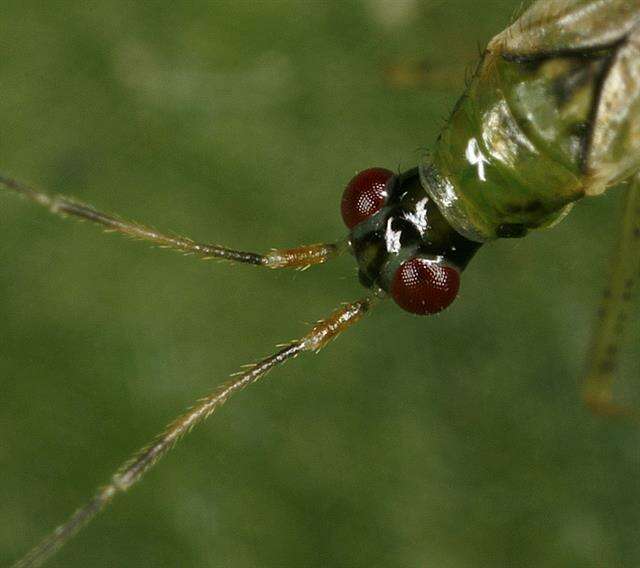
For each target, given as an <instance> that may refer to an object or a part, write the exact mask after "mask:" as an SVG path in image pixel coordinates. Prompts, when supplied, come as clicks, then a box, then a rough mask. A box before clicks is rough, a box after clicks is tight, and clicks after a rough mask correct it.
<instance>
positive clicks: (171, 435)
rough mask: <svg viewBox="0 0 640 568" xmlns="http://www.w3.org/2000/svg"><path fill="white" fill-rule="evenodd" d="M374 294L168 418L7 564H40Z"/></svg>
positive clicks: (24, 567) (352, 317)
mask: <svg viewBox="0 0 640 568" xmlns="http://www.w3.org/2000/svg"><path fill="white" fill-rule="evenodd" d="M376 300H377V297H376V296H372V297H370V298H365V299H362V300H358V301H356V302H352V303H348V304H345V305H343V306H342V307H340V308H339V309H337V310H335V311H334V312H333V313H332V314H331V315H330V316H329V317H328V318H326V319H324V320H320V321H319V322H317V323H316V325H314V326H313V328H312V329H311V330H310V331H309V332H308V333H307V334H306V335H304V336H303V337H302V338H300V339H298V340H296V341H293V342H291V343H289V344H288V345H286V346H285V347H283V348H282V349H280V350H279V351H277V352H276V353H274V354H273V355H270V356H269V357H266V358H264V359H262V360H261V361H259V362H258V363H256V364H255V365H250V366H248V368H247V369H246V370H244V371H242V372H240V373H239V374H237V375H236V376H235V377H234V378H233V380H231V381H230V382H228V383H226V384H223V385H222V386H221V387H219V388H217V389H216V390H215V391H214V392H213V393H211V394H209V395H208V396H206V397H205V398H203V399H201V400H199V401H198V402H197V403H196V404H195V405H194V406H193V407H192V408H191V409H189V410H188V411H187V412H185V413H184V414H183V415H182V416H180V417H178V418H177V419H176V420H174V421H173V422H172V423H171V424H169V426H167V428H166V429H165V430H164V431H163V432H162V433H161V434H160V435H158V436H157V437H156V438H155V439H154V440H153V441H152V442H151V443H150V444H149V445H147V446H145V447H144V448H142V449H141V450H140V451H139V452H137V453H136V454H135V455H134V456H133V457H132V458H131V459H129V460H128V461H126V462H125V463H124V464H123V465H122V466H121V467H120V468H119V469H118V470H117V472H116V473H115V474H114V475H113V477H112V478H111V480H110V482H109V484H107V485H105V486H103V487H100V488H99V489H98V490H97V491H96V493H95V495H94V497H93V498H92V499H91V500H90V501H89V502H88V503H87V504H85V505H84V506H82V507H81V508H80V509H78V510H77V511H76V512H75V513H73V515H72V516H71V517H70V518H69V519H68V520H67V521H66V522H65V523H64V524H62V525H60V526H59V527H58V528H56V529H55V530H54V531H53V532H52V533H51V534H49V535H48V536H47V537H45V538H44V540H42V541H41V542H40V543H39V544H38V545H37V546H36V547H35V548H33V549H32V550H31V551H30V552H29V553H28V554H27V555H26V556H24V557H23V558H22V559H21V560H19V561H18V562H16V564H14V567H13V568H34V567H36V566H40V565H41V564H42V563H43V562H45V561H46V560H47V559H48V558H49V557H51V556H52V555H53V554H54V553H55V552H56V551H57V550H58V549H59V548H60V547H61V546H63V545H64V544H65V543H67V542H68V541H69V540H70V539H71V538H72V537H73V536H74V535H75V534H76V533H77V532H78V531H80V529H82V527H84V526H85V525H86V524H88V523H89V522H90V521H91V520H92V519H93V518H94V517H95V516H96V515H97V514H98V513H99V512H100V511H101V510H102V509H104V507H105V506H106V505H108V504H109V503H110V502H111V501H112V500H113V498H114V497H115V496H116V495H117V494H118V493H122V492H124V491H126V490H127V489H129V488H130V487H131V486H132V485H134V484H135V483H137V482H138V481H140V479H142V477H143V476H144V474H145V473H146V472H147V471H148V470H149V469H151V468H152V467H153V466H154V465H155V464H156V463H157V462H158V461H159V460H160V458H162V457H163V456H164V455H165V454H166V453H168V452H169V450H171V448H173V447H174V445H175V444H176V443H177V442H178V441H179V440H180V439H181V438H182V437H183V436H184V435H185V434H188V433H189V432H190V431H191V429H192V428H193V427H194V426H197V425H198V424H200V423H201V422H203V421H204V420H206V419H207V418H208V417H209V416H211V414H213V413H214V412H215V411H216V410H217V409H218V408H219V407H220V406H222V405H223V404H224V403H225V402H226V401H227V400H228V399H229V398H230V397H231V396H232V395H234V394H235V393H237V392H239V391H241V390H243V389H244V388H245V387H247V386H249V385H250V384H252V383H255V382H256V381H258V380H259V379H261V378H262V377H264V376H265V375H266V374H267V373H268V372H269V371H271V369H273V368H275V367H278V366H280V365H282V364H283V363H285V362H286V361H288V360H289V359H293V358H295V357H297V356H298V355H299V354H300V353H304V352H317V351H319V350H320V349H321V348H322V347H324V346H325V345H326V344H327V343H329V342H330V341H331V340H332V339H335V338H336V337H337V336H338V335H340V334H341V333H342V332H343V331H345V330H347V329H348V328H350V327H351V326H352V325H353V324H355V323H356V322H358V321H359V320H361V319H362V317H363V316H364V315H365V314H366V313H367V312H368V311H369V309H370V308H371V307H372V305H373V304H374V302H375V301H376Z"/></svg>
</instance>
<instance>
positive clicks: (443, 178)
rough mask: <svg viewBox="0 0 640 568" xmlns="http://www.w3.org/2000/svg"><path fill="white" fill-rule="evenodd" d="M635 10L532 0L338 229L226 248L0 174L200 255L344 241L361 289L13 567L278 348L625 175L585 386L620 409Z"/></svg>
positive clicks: (346, 203)
mask: <svg viewBox="0 0 640 568" xmlns="http://www.w3.org/2000/svg"><path fill="white" fill-rule="evenodd" d="M639 20H640V2H637V1H631V2H630V1H626V2H623V1H621V0H617V1H616V0H610V1H602V0H600V1H578V0H566V1H563V2H558V1H553V0H541V1H539V2H537V3H535V4H533V5H532V6H531V7H530V8H529V9H528V10H527V11H526V12H525V13H524V14H523V15H522V16H521V17H520V18H519V19H518V20H517V21H516V22H515V23H514V24H513V25H512V26H511V27H510V28H508V29H507V30H506V31H505V32H503V33H501V34H499V35H498V36H496V37H495V38H494V39H493V40H492V41H491V42H490V44H489V46H488V48H487V51H486V52H485V54H484V57H483V59H482V62H481V64H480V66H479V67H478V71H477V73H476V75H475V76H474V78H473V80H472V82H471V84H470V85H469V88H468V90H467V92H466V94H465V96H464V97H463V98H462V99H461V101H460V102H459V103H458V105H457V106H456V108H455V110H454V112H453V114H452V116H451V119H450V121H449V124H448V125H447V127H446V128H445V129H444V130H443V132H442V135H441V136H440V138H439V140H438V142H437V145H436V147H435V150H434V153H433V156H432V159H431V160H430V161H428V162H426V163H424V164H422V165H421V166H420V167H419V168H416V169H413V170H409V171H408V172H405V173H403V174H398V175H396V174H394V173H393V172H391V171H389V170H383V169H380V168H374V169H370V170H364V171H363V172H361V173H360V174H358V175H357V176H356V177H355V178H354V179H353V180H352V181H351V182H350V183H349V185H348V186H347V188H346V190H345V193H344V195H343V201H342V214H343V219H344V221H345V224H346V225H347V228H348V229H349V238H348V240H347V241H345V242H340V243H336V244H321V245H311V246H305V247H298V248H295V249H279V250H272V251H270V252H268V253H266V254H258V253H253V252H245V251H238V250H233V249H229V248H226V247H221V246H218V245H210V244H204V243H198V242H194V241H193V240H191V239H189V238H185V237H179V236H173V235H168V234H165V233H162V232H159V231H156V230H154V229H151V228H149V227H147V226H144V225H140V224H136V223H130V222H126V221H123V220H121V219H119V218H117V217H114V216H112V215H107V214H104V213H102V212H99V211H97V210H95V209H94V208H92V207H90V206H88V205H86V204H83V203H80V202H77V201H75V200H71V199H69V198H66V197H64V196H58V195H50V194H48V193H45V192H42V191H39V190H37V189H34V188H32V187H30V186H28V185H25V184H23V183H20V182H18V181H16V180H14V179H12V178H9V177H6V176H0V184H2V185H3V186H4V187H5V188H7V189H9V190H12V191H14V192H17V193H19V194H21V195H22V196H24V197H26V198H27V199H29V200H31V201H33V202H34V203H36V204H38V205H41V206H43V207H45V208H47V209H48V210H49V211H51V212H52V213H54V214H57V215H62V216H72V217H76V218H80V219H84V220H88V221H91V222H93V223H96V224H98V225H100V226H102V227H104V228H106V229H108V230H111V231H115V232H119V233H122V234H125V235H128V236H133V237H135V238H138V239H142V240H146V241H149V242H151V243H154V244H157V245H160V246H164V247H167V248H172V249H175V250H178V251H182V252H189V253H193V254H196V255H199V256H201V257H206V258H217V259H223V260H229V261H234V262H239V263H245V264H252V265H256V266H263V267H267V268H273V269H279V268H286V267H294V268H295V267H302V266H307V265H311V264H319V263H322V262H324V261H326V260H328V259H329V258H331V257H333V256H334V255H336V254H338V253H340V252H342V251H343V250H345V249H350V250H351V252H352V253H353V254H354V256H355V258H356V261H357V264H358V268H359V274H360V280H361V282H362V284H363V285H364V286H365V287H366V288H368V289H370V290H371V292H370V295H369V296H367V297H365V298H364V299H362V300H359V301H355V302H352V303H350V304H347V305H345V306H343V307H342V308H340V309H338V310H337V311H336V312H335V313H333V314H332V315H330V316H329V317H328V318H326V319H325V320H322V321H321V322H319V323H317V324H316V325H314V326H313V327H312V329H311V330H310V331H309V332H308V333H307V334H306V335H304V336H303V337H302V338H300V339H299V340H297V341H294V342H292V343H290V344H288V345H286V346H284V347H283V348H282V349H280V350H279V351H278V352H277V353H275V354H273V355H271V356H269V357H267V358H265V359H263V360H262V361H260V362H258V363H257V364H256V365H253V366H251V367H249V368H248V369H247V370H245V371H243V372H242V373H240V374H239V375H238V376H237V377H236V378H234V379H233V380H232V381H231V382H230V383H228V384H226V385H223V386H222V387H221V388H219V389H217V390H216V391H215V392H213V393H211V394H210V395H208V396H206V397H205V398H203V399H201V400H199V401H198V402H197V403H196V404H195V405H194V406H193V407H192V408H191V409H190V410H188V411H187V412H186V413H185V414H183V415H182V416H180V417H179V418H177V419H176V420H175V421H173V422H172V423H171V424H169V425H168V426H167V428H166V429H165V430H164V431H163V432H162V433H161V434H160V435H158V436H157V437H156V438H155V439H154V440H153V441H152V442H151V443H150V444H148V445H147V446H145V447H144V448H143V449H141V450H140V451H139V452H138V453H136V454H135V455H134V456H133V457H131V458H130V459H129V460H127V461H126V462H125V463H124V464H123V465H122V466H121V467H120V468H119V469H118V470H117V471H116V473H115V474H114V475H113V476H112V477H111V478H110V479H109V481H108V482H107V483H106V485H104V486H103V487H101V488H99V489H98V490H97V491H96V492H95V494H94V496H93V498H92V499H91V500H90V501H89V502H88V503H87V504H86V505H84V506H82V507H81V508H80V509H78V510H77V511H76V512H75V513H74V514H73V515H72V516H71V518H70V519H69V520H68V521H67V522H65V523H64V524H63V525H61V526H60V527H59V528H57V529H56V530H55V531H54V532H52V533H51V534H50V535H49V536H48V537H46V538H45V540H43V541H42V542H41V543H40V544H39V545H38V546H36V548H34V549H33V550H32V551H31V552H30V553H29V554H27V556H25V557H24V558H23V559H22V560H20V561H18V563H17V564H16V566H21V567H26V566H37V565H40V564H41V563H42V562H44V561H45V560H46V559H47V558H48V557H50V556H51V555H52V554H53V553H54V552H55V551H56V550H57V549H58V548H59V547H60V546H62V545H63V544H65V543H66V542H67V541H68V540H69V539H70V538H71V537H72V536H73V535H74V534H76V533H77V532H78V530H79V529H80V528H82V527H83V526H84V525H85V524H86V523H87V522H89V521H90V520H91V519H92V518H93V517H94V516H95V515H96V514H97V513H98V512H100V511H101V510H102V509H103V508H104V507H105V506H106V505H107V504H109V503H110V502H111V501H112V500H113V498H114V497H115V496H116V495H118V494H120V493H122V492H124V491H126V490H127V489H129V488H130V487H131V486H133V485H134V484H136V483H137V482H138V481H139V480H140V479H141V478H142V477H143V476H144V474H145V473H146V472H147V471H148V470H149V469H150V468H151V467H153V465H155V464H156V463H157V462H158V460H159V459H160V458H161V457H163V456H164V455H165V454H166V453H167V452H168V451H169V450H170V449H171V448H172V447H173V446H174V445H175V443H176V442H177V441H178V440H179V439H180V438H181V437H182V436H183V435H185V434H186V433H188V432H189V431H190V430H191V429H192V428H193V426H195V425H197V424H199V423H200V422H202V421H203V420H204V419H206V418H207V417H208V416H210V415H211V413H213V412H214V411H215V410H216V409H217V408H219V407H220V405H222V404H223V403H224V402H225V401H226V400H227V399H228V398H229V397H230V396H232V395H233V394H235V393H236V392H238V391H240V390H242V389H243V388H244V387H246V386H248V385H249V384H251V383H253V382H255V381H257V380H259V379H260V378H261V377H263V376H264V375H265V374H266V373H268V372H269V371H270V370H271V369H273V368H274V367H276V366H279V365H281V364H282V363H284V362H286V361H287V360H289V359H292V358H294V357H296V356H297V355H299V354H301V353H304V352H309V351H318V350H319V349H321V348H322V347H323V346H324V345H326V344H327V343H328V342H329V341H330V340H331V339H333V338H335V337H336V336H337V335H339V334H340V333H341V332H342V331H344V330H346V329H347V328H348V327H350V326H351V325H352V324H353V323H355V322H357V321H359V320H360V319H361V318H362V317H363V316H364V315H365V314H366V313H367V312H368V311H369V309H370V308H371V307H372V306H373V305H374V304H375V303H376V302H377V301H378V300H379V299H381V298H384V297H386V296H391V297H392V298H393V299H394V300H395V301H396V303H397V304H399V305H400V306H401V307H402V308H404V309H405V310H407V311H410V312H413V313H418V314H431V313H436V312H439V311H441V310H442V309H444V308H446V307H447V306H448V305H449V304H450V303H451V302H452V301H453V300H454V299H455V297H456V294H457V292H458V288H459V285H460V273H461V272H462V271H463V270H464V269H465V267H466V266H467V264H468V263H469V261H470V260H471V258H472V257H473V256H474V255H475V253H476V252H477V251H478V249H479V248H480V246H481V245H482V243H484V242H486V241H489V240H493V239H497V238H501V237H520V236H524V235H525V234H526V233H527V231H529V230H530V229H536V228H542V227H546V226H549V225H551V224H553V223H555V222H557V221H558V220H560V219H561V218H562V217H563V215H564V214H565V213H566V212H567V211H568V208H569V207H570V206H571V204H572V203H574V202H575V201H576V200H578V199H580V198H581V197H583V196H585V195H596V194H598V193H602V192H603V191H604V190H605V189H606V188H607V187H609V186H611V185H613V184H616V183H618V182H621V181H625V180H628V181H630V182H631V188H630V191H629V192H628V196H627V198H626V209H625V215H624V218H623V221H622V227H621V239H620V246H619V249H618V254H617V256H616V260H615V261H614V263H613V265H612V270H611V276H610V285H609V287H608V292H607V294H606V297H605V302H604V305H603V309H602V313H601V318H600V320H599V324H598V327H597V329H596V333H595V334H594V343H593V348H592V350H591V363H590V367H589V374H588V378H587V390H586V393H587V394H586V399H587V401H588V402H589V404H590V405H591V406H592V407H593V408H594V409H595V410H598V411H601V412H607V413H627V412H629V411H627V409H626V408H624V407H621V406H617V405H616V404H614V403H613V401H612V399H611V381H612V378H613V373H614V370H615V366H616V362H617V355H618V351H617V350H618V346H619V338H620V335H621V333H622V329H623V324H624V321H625V319H626V318H627V314H628V302H629V300H630V297H631V292H632V289H633V285H634V283H635V280H636V276H637V271H638V264H639V261H640V247H638V245H637V243H638V240H637V239H638V238H639V237H640V226H639V222H640V213H639V211H640V209H639V208H640V205H639V202H640V197H639V193H640V190H639V189H638V186H639V182H638V177H637V172H638V167H639V164H640V151H639V150H640V133H639V129H640V126H639V125H640V110H639V106H638V105H640V102H639V101H640V69H639V66H640V58H639V57H638V53H637V51H638V49H639V44H640V40H639V37H638V36H639V33H640V32H639V31H638V30H639V29H640V28H639V25H640V24H638V21H639Z"/></svg>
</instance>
